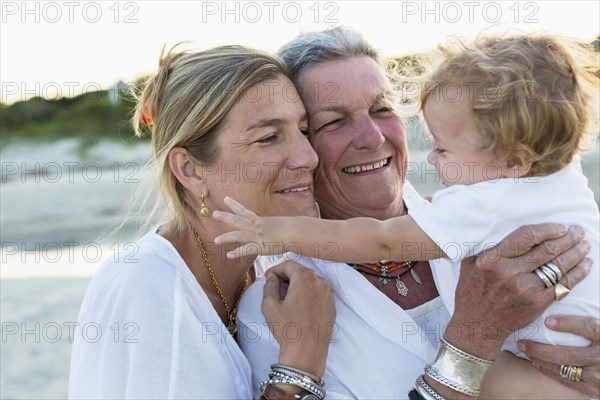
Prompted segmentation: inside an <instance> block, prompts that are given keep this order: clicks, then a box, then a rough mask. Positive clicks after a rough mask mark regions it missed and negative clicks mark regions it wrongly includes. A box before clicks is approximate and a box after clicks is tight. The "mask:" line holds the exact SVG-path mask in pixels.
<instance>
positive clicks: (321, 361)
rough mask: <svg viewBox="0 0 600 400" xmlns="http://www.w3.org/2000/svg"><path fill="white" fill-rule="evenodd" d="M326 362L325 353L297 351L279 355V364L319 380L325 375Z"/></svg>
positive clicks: (305, 350)
mask: <svg viewBox="0 0 600 400" xmlns="http://www.w3.org/2000/svg"><path fill="white" fill-rule="evenodd" d="M326 361H327V351H326V350H325V351H324V352H322V351H318V352H311V351H307V349H302V348H300V349H298V351H284V350H283V349H282V350H281V352H280V353H279V363H280V364H285V365H289V366H290V367H294V368H298V369H300V370H303V371H306V372H308V373H310V374H313V375H316V376H318V377H320V378H322V377H323V374H324V373H325V363H326Z"/></svg>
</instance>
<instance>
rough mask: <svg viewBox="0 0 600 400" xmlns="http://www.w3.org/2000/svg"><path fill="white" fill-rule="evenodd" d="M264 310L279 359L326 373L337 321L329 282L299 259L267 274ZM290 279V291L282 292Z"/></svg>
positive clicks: (316, 372)
mask: <svg viewBox="0 0 600 400" xmlns="http://www.w3.org/2000/svg"><path fill="white" fill-rule="evenodd" d="M265 276H266V278H267V282H266V283H265V287H264V291H263V302H262V312H263V314H264V316H265V319H266V320H267V323H268V324H269V329H270V330H271V332H272V333H273V336H274V337H275V339H276V340H277V342H279V346H280V348H281V350H280V353H279V362H280V363H282V364H286V365H290V366H293V367H295V368H299V369H301V370H304V371H306V372H310V373H312V374H314V375H317V376H323V373H324V372H325V362H326V360H327V351H328V349H329V342H330V341H331V340H332V333H333V332H335V331H334V323H335V316H336V311H335V301H334V298H333V293H332V291H331V288H330V287H329V283H328V282H327V281H326V280H325V279H323V278H321V277H319V276H318V275H317V274H315V272H314V271H313V270H311V269H309V268H306V267H304V266H302V265H300V264H298V263H296V262H293V261H286V262H284V263H282V264H279V265H276V266H274V267H271V268H269V269H268V270H267V272H266V273H265ZM287 282H289V286H288V287H287V293H283V292H284V291H285V290H284V288H285V285H286V283H287Z"/></svg>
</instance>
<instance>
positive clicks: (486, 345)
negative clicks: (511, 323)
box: [443, 316, 507, 360]
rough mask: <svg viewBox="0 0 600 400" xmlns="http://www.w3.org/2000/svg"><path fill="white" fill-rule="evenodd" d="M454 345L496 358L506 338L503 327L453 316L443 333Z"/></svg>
mask: <svg viewBox="0 0 600 400" xmlns="http://www.w3.org/2000/svg"><path fill="white" fill-rule="evenodd" d="M443 337H444V339H446V341H447V342H448V343H450V344H452V345H453V346H455V347H457V348H459V349H461V350H463V351H465V352H467V353H469V354H472V355H474V356H476V357H480V358H483V359H486V360H494V359H495V358H496V355H497V354H498V352H499V351H500V350H501V348H502V344H503V343H504V341H505V340H506V337H507V336H506V334H505V333H504V332H503V330H502V327H501V326H499V325H497V324H494V323H488V324H482V323H479V322H476V320H475V319H466V318H458V317H456V318H455V317H454V316H453V317H452V319H451V320H450V322H449V323H448V325H447V327H446V330H445V331H444V335H443Z"/></svg>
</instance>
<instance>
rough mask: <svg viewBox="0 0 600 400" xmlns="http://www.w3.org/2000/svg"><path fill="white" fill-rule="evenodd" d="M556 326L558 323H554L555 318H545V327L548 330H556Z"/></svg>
mask: <svg viewBox="0 0 600 400" xmlns="http://www.w3.org/2000/svg"><path fill="white" fill-rule="evenodd" d="M557 324H558V321H556V318H552V317H550V318H547V319H546V326H547V327H548V328H556V325H557Z"/></svg>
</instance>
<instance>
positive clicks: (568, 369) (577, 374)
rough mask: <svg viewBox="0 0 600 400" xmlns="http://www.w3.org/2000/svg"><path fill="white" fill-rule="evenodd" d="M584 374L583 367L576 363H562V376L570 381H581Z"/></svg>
mask: <svg viewBox="0 0 600 400" xmlns="http://www.w3.org/2000/svg"><path fill="white" fill-rule="evenodd" d="M582 374H583V367H576V366H574V365H561V366H560V376H561V377H563V378H565V379H568V380H570V381H574V382H579V381H581V375H582Z"/></svg>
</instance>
